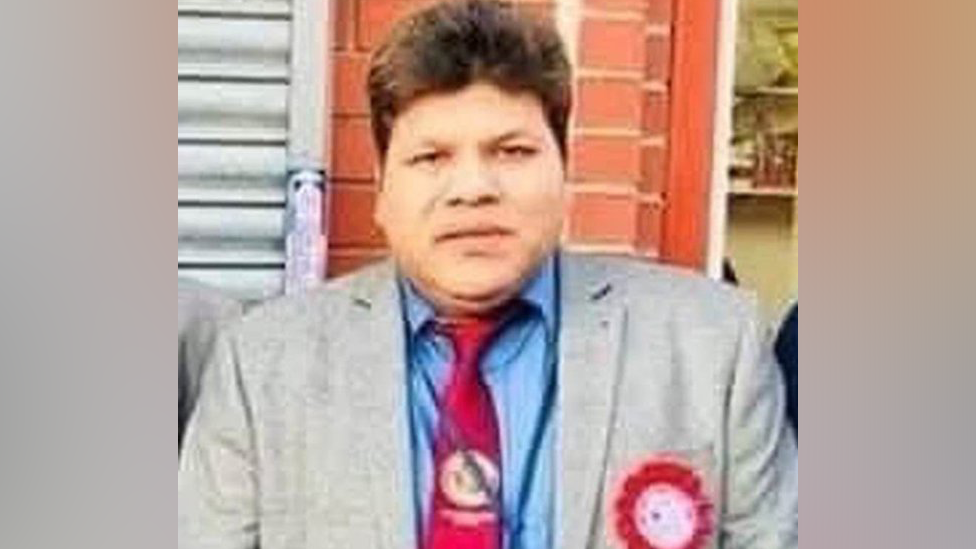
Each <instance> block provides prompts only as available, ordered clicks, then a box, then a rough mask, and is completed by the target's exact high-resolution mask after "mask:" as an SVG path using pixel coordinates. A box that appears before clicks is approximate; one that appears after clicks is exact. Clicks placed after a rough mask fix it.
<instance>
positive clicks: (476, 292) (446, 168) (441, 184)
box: [376, 83, 564, 315]
mask: <svg viewBox="0 0 976 549" xmlns="http://www.w3.org/2000/svg"><path fill="white" fill-rule="evenodd" d="M381 177H382V183H381V190H380V194H379V199H378V202H377V207H376V220H377V222H378V223H379V225H380V226H381V227H382V228H383V231H384V232H385V233H386V237H387V240H388V242H389V245H390V249H391V251H392V253H393V256H394V258H395V259H396V260H397V263H398V265H399V266H400V269H401V270H402V271H403V272H404V274H405V275H406V276H407V277H409V278H410V280H411V281H412V282H413V283H414V284H415V285H416V286H417V288H418V289H419V290H420V291H421V292H422V293H423V294H424V295H425V297H427V298H428V299H430V300H431V301H432V302H433V304H434V306H435V307H436V308H437V309H438V310H439V312H440V313H442V314H448V315H451V314H471V313H477V312H483V311H486V310H488V309H491V308H493V307H495V306H498V305H500V304H502V303H504V302H505V301H507V300H508V299H509V298H511V297H512V296H514V295H515V294H516V293H517V292H518V290H519V288H520V287H521V285H522V284H523V283H524V282H525V280H526V278H528V277H529V276H530V275H531V274H532V273H533V272H534V270H535V269H536V267H538V265H539V264H540V262H541V261H542V260H543V259H544V258H545V257H546V256H548V255H549V254H550V253H551V252H552V251H553V249H554V248H555V247H556V245H557V243H558V240H559V235H560V232H561V229H562V219H563V212H564V195H563V179H564V173H563V165H562V160H561V157H560V155H559V149H558V147H557V145H556V141H555V138H554V137H553V134H552V131H551V130H550V129H549V126H548V125H547V124H546V119H545V115H544V114H543V109H542V104H541V103H540V102H539V100H538V99H537V98H536V97H535V96H533V95H531V94H527V93H526V94H517V95H513V94H509V93H506V92H504V91H502V90H501V89H500V88H497V87H495V86H493V85H491V84H484V83H476V84H472V85H470V86H468V87H466V88H463V89H461V90H460V91H458V92H454V93H443V94H431V95H427V96H423V97H421V98H419V99H417V100H415V101H414V102H413V103H411V104H410V105H408V106H407V108H406V109H404V110H403V111H402V112H401V113H400V114H399V115H398V116H397V118H396V119H395V120H394V123H393V128H392V131H391V134H390V145H389V148H388V150H387V155H386V160H385V162H384V165H383V171H382V174H381Z"/></svg>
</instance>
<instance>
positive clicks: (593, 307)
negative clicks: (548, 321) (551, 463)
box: [556, 256, 624, 549]
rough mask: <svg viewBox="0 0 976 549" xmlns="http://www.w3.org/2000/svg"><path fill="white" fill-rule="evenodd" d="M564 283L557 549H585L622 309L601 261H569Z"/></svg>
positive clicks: (605, 441) (610, 406) (601, 466)
mask: <svg viewBox="0 0 976 549" xmlns="http://www.w3.org/2000/svg"><path fill="white" fill-rule="evenodd" d="M561 278H562V288H561V291H562V295H561V300H562V303H563V309H562V318H561V323H562V334H561V335H560V367H559V401H558V410H559V416H558V420H559V423H558V429H557V432H558V437H559V438H558V443H557V456H558V461H557V463H558V469H557V477H556V478H557V487H558V488H557V494H558V495H557V503H556V515H557V522H556V540H557V541H556V547H560V548H564V549H578V548H579V549H582V548H584V547H586V546H587V542H588V540H589V538H590V537H592V530H593V527H594V525H595V524H596V521H595V520H594V519H595V518H596V513H597V510H598V506H599V499H598V497H599V494H600V493H601V491H602V479H603V475H604V470H605V469H606V456H607V450H608V446H609V438H608V436H609V430H610V424H611V421H612V417H613V411H614V409H615V407H616V388H617V380H618V378H619V376H618V373H619V367H620V353H619V351H620V340H621V337H622V335H623V331H622V330H623V323H624V308H623V306H622V305H621V304H620V303H619V302H618V300H617V299H616V297H617V296H616V294H617V292H615V291H614V287H613V284H612V282H611V281H610V280H609V278H608V277H607V276H606V275H605V273H603V272H602V269H601V268H600V267H599V262H586V261H583V260H581V259H579V258H573V256H565V257H564V260H563V268H562V272H561Z"/></svg>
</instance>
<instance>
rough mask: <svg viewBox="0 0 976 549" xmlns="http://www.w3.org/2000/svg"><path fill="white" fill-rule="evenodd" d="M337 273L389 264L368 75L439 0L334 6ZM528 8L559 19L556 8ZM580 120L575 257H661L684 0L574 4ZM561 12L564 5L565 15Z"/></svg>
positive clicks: (534, 0)
mask: <svg viewBox="0 0 976 549" xmlns="http://www.w3.org/2000/svg"><path fill="white" fill-rule="evenodd" d="M333 1H334V2H336V4H335V6H336V8H335V28H334V33H335V35H334V37H335V43H334V47H333V55H334V63H333V66H334V74H333V90H332V93H333V103H334V105H333V107H334V112H333V116H332V124H331V128H330V130H331V131H332V144H333V153H332V176H333V181H332V183H333V185H332V197H331V210H330V213H329V220H330V222H329V247H330V249H329V269H328V270H329V273H328V274H329V275H330V276H331V275H335V274H339V273H342V272H345V271H347V270H349V269H352V268H355V267H356V266H359V265H361V264H363V263H365V262H368V261H371V260H374V259H376V258H378V257H381V256H382V255H383V244H382V237H381V235H380V233H379V231H378V230H377V228H376V227H375V226H374V225H373V221H372V205H373V201H374V198H375V181H374V177H373V170H374V168H373V161H374V158H375V156H374V152H373V150H372V143H371V141H370V135H369V130H368V118H367V101H366V97H365V91H364V86H365V75H366V64H367V62H368V52H369V50H370V48H371V47H372V46H373V45H374V44H375V43H376V42H377V40H379V38H380V37H382V36H383V33H385V32H386V30H387V29H388V28H389V26H390V24H391V23H392V21H394V20H395V18H396V17H398V16H399V15H400V14H402V13H405V12H406V11H408V10H410V9H412V8H413V7H415V6H417V5H420V4H422V3H424V2H426V1H429V0H333ZM560 1H567V0H554V1H552V2H547V1H544V0H521V1H520V2H518V3H519V4H525V5H528V6H529V8H530V9H531V10H532V11H534V12H538V13H542V14H548V15H550V16H552V15H553V14H554V13H555V10H556V9H557V7H556V2H560ZM573 5H574V6H576V7H575V8H574V9H578V10H579V13H578V15H579V16H580V26H579V29H578V37H579V42H578V43H577V44H568V47H570V48H573V49H574V52H573V53H574V56H575V58H576V60H577V67H576V75H577V82H576V100H577V104H576V111H575V116H574V123H573V128H572V131H571V134H570V135H571V136H570V139H571V143H570V146H571V150H572V154H571V160H570V165H569V173H568V175H569V182H568V185H569V186H570V191H571V192H570V197H571V211H570V216H569V220H568V223H567V235H566V236H567V240H568V243H569V245H570V247H572V248H578V249H589V250H605V251H618V252H624V253H629V254H633V255H638V256H642V257H651V258H654V257H659V255H660V250H661V234H662V207H663V204H664V194H663V191H664V189H666V188H667V184H666V183H667V177H668V166H667V163H668V158H669V154H668V149H667V147H668V143H667V137H668V133H669V132H668V130H669V111H670V101H669V97H670V92H669V90H670V74H671V50H672V43H671V37H672V33H671V28H672V12H673V10H672V0H578V2H577V1H576V0H573ZM560 9H561V8H560Z"/></svg>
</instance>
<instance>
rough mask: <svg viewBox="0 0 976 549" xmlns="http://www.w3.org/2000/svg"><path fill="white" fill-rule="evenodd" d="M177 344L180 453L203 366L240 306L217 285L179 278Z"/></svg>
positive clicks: (237, 313)
mask: <svg viewBox="0 0 976 549" xmlns="http://www.w3.org/2000/svg"><path fill="white" fill-rule="evenodd" d="M176 299H177V308H176V323H177V332H176V346H177V363H178V371H179V374H178V376H177V389H178V397H177V399H178V400H177V414H178V420H177V421H178V423H177V452H179V449H180V448H181V447H182V445H183V432H184V429H185V428H186V423H187V421H188V420H189V418H190V415H191V414H192V413H193V408H194V405H195V403H196V400H197V396H198V395H199V394H200V379H201V377H202V374H203V370H204V366H205V365H206V363H207V361H208V360H209V358H210V355H211V353H212V352H213V347H214V343H215V342H216V337H217V331H218V330H219V328H220V326H221V325H222V324H224V323H226V322H229V321H230V320H231V319H233V318H236V317H237V316H239V315H240V314H241V305H240V304H239V303H238V302H237V301H236V300H234V299H232V298H231V297H229V296H227V295H224V294H223V293H221V292H220V291H219V290H217V289H216V288H212V287H210V286H207V285H204V284H202V283H200V282H197V281H195V280H191V279H188V278H177V289H176Z"/></svg>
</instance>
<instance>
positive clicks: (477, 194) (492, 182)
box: [445, 154, 501, 206]
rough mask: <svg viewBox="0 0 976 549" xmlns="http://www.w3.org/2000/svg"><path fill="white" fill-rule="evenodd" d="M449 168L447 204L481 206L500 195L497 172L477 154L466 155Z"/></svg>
mask: <svg viewBox="0 0 976 549" xmlns="http://www.w3.org/2000/svg"><path fill="white" fill-rule="evenodd" d="M454 168H455V169H453V170H451V172H450V174H449V177H450V181H448V186H447V192H446V196H445V198H446V201H447V204H448V205H449V206H462V205H464V206H481V205H485V204H493V203H495V202H498V200H499V198H500V197H501V189H500V187H499V184H498V183H499V181H498V174H497V173H496V171H495V169H494V168H493V167H492V165H491V163H490V162H487V161H486V160H485V159H484V158H482V157H481V156H480V155H477V154H470V155H466V156H465V157H464V158H462V159H460V161H459V162H458V163H457V164H456V165H455V167H454Z"/></svg>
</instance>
